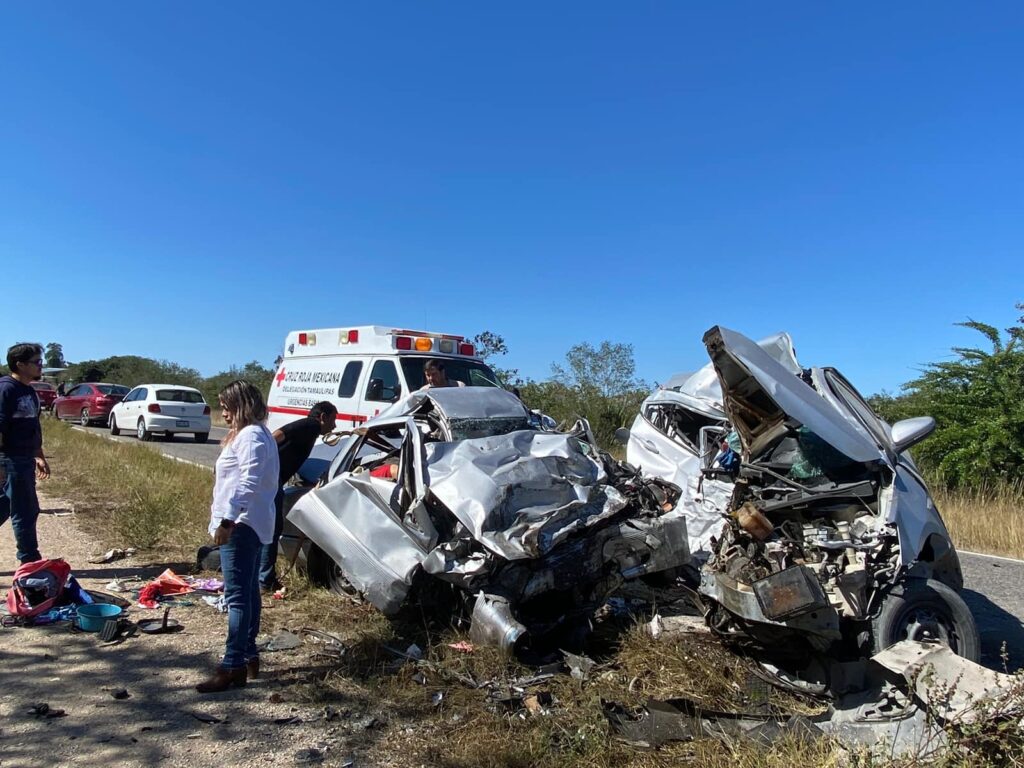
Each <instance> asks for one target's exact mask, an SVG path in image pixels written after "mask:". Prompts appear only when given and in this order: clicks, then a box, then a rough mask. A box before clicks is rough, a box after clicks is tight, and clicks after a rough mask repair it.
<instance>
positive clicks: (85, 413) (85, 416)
mask: <svg viewBox="0 0 1024 768" xmlns="http://www.w3.org/2000/svg"><path fill="white" fill-rule="evenodd" d="M78 423H79V424H81V425H82V426H83V427H88V426H89V424H90V423H92V419H90V418H89V409H88V408H83V409H82V412H81V413H80V414H79V416H78Z"/></svg>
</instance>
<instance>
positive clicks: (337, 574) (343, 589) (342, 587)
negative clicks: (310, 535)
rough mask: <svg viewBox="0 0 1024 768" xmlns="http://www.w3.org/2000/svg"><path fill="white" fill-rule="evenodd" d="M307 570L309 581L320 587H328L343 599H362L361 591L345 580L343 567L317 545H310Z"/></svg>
mask: <svg viewBox="0 0 1024 768" xmlns="http://www.w3.org/2000/svg"><path fill="white" fill-rule="evenodd" d="M306 570H307V571H308V573H309V580H310V581H312V582H313V583H314V584H316V585H317V586H318V587H326V588H327V589H329V590H330V591H331V592H333V593H334V594H336V595H340V596H342V597H359V598H360V599H361V596H360V595H359V590H357V589H356V588H355V587H353V586H352V583H351V582H350V581H349V580H348V579H346V578H345V574H343V573H342V572H341V567H340V566H339V565H338V564H337V563H336V562H334V560H333V558H331V556H330V555H328V554H327V553H326V552H324V551H323V550H322V549H320V547H318V546H317V545H316V544H310V545H309V554H307V555H306Z"/></svg>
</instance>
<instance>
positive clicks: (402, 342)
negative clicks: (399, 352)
mask: <svg viewBox="0 0 1024 768" xmlns="http://www.w3.org/2000/svg"><path fill="white" fill-rule="evenodd" d="M395 349H404V350H409V349H412V337H411V336H396V337H395Z"/></svg>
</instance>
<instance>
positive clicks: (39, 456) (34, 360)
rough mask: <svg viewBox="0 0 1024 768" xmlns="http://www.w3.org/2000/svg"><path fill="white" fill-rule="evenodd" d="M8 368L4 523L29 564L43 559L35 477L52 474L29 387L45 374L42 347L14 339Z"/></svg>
mask: <svg viewBox="0 0 1024 768" xmlns="http://www.w3.org/2000/svg"><path fill="white" fill-rule="evenodd" d="M7 367H8V368H10V369H11V375H10V376H4V377H2V378H0V485H2V487H3V492H2V494H0V525H3V524H4V523H6V522H7V519H8V518H10V519H11V527H12V528H13V529H14V540H15V544H16V545H17V547H18V561H19V562H22V563H31V562H32V561H34V560H40V559H42V558H41V556H40V554H39V542H38V540H37V539H36V519H37V518H38V517H39V499H38V498H37V497H36V476H37V475H38V476H39V478H40V479H42V480H45V479H46V478H48V477H49V476H50V465H49V464H47V463H46V459H45V458H44V457H43V433H42V430H41V429H40V426H39V398H38V396H37V395H36V391H35V390H34V389H32V387H31V383H32V382H33V381H39V379H41V378H42V375H43V348H42V347H41V346H40V345H38V344H24V343H23V344H15V345H14V346H13V347H11V348H10V349H8V350H7Z"/></svg>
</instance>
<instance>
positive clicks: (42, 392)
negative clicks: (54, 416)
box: [32, 381, 57, 411]
mask: <svg viewBox="0 0 1024 768" xmlns="http://www.w3.org/2000/svg"><path fill="white" fill-rule="evenodd" d="M32 389H34V390H35V391H36V395H38V397H39V407H40V408H41V409H42V410H44V411H48V410H50V409H51V408H53V401H54V400H56V399H57V390H56V389H55V388H54V386H53V384H51V383H50V382H48V381H33V382H32Z"/></svg>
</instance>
